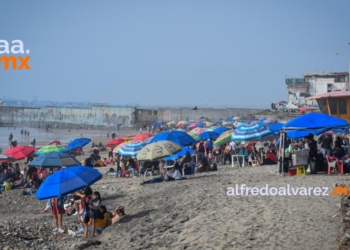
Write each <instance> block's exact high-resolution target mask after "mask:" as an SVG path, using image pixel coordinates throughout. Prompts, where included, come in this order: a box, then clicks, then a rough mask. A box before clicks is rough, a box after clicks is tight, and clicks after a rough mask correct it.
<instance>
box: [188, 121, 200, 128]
mask: <svg viewBox="0 0 350 250" xmlns="http://www.w3.org/2000/svg"><path fill="white" fill-rule="evenodd" d="M198 124H199V123H198V122H196V123H192V124H191V125H189V126H188V128H195V127H197V126H198Z"/></svg>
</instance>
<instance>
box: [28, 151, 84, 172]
mask: <svg viewBox="0 0 350 250" xmlns="http://www.w3.org/2000/svg"><path fill="white" fill-rule="evenodd" d="M76 165H80V162H79V161H78V160H77V159H75V158H73V157H71V156H70V155H69V154H67V153H59V152H51V153H47V154H41V155H39V156H37V157H35V158H34V159H33V160H32V161H31V162H30V163H29V164H28V166H29V167H37V166H38V167H42V168H54V167H62V166H76Z"/></svg>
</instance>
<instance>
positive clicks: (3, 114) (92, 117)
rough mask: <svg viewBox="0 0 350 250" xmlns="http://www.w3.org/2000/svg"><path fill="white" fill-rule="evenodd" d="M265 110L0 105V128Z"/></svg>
mask: <svg viewBox="0 0 350 250" xmlns="http://www.w3.org/2000/svg"><path fill="white" fill-rule="evenodd" d="M263 110H265V109H248V108H247V109H245V108H221V109H220V108H199V109H198V110H193V109H192V108H186V107H185V108H147V109H145V108H137V107H131V106H102V105H94V106H92V107H89V108H77V107H51V106H50V107H45V108H28V107H6V106H0V126H17V127H21V126H27V127H35V128H38V127H40V128H45V127H46V126H50V127H51V128H54V127H57V126H58V127H59V128H62V129H75V128H79V127H80V128H83V129H86V128H90V129H109V128H117V127H119V128H120V129H124V128H125V129H130V128H139V127H142V126H145V125H150V124H151V123H153V122H156V121H180V120H199V119H201V118H203V117H204V118H205V119H207V120H209V121H216V120H220V119H226V118H227V117H230V116H233V115H234V116H247V115H250V114H256V113H259V112H261V111H263Z"/></svg>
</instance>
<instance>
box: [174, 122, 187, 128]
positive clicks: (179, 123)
mask: <svg viewBox="0 0 350 250" xmlns="http://www.w3.org/2000/svg"><path fill="white" fill-rule="evenodd" d="M185 122H186V121H179V122H178V123H177V124H176V127H181V126H182V125H184V124H185Z"/></svg>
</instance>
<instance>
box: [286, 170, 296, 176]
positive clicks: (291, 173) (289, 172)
mask: <svg viewBox="0 0 350 250" xmlns="http://www.w3.org/2000/svg"><path fill="white" fill-rule="evenodd" d="M296 174H297V169H296V168H291V169H289V170H288V175H289V176H293V175H296Z"/></svg>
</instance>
